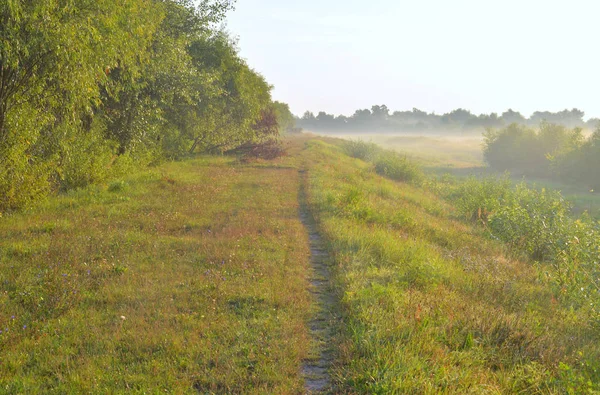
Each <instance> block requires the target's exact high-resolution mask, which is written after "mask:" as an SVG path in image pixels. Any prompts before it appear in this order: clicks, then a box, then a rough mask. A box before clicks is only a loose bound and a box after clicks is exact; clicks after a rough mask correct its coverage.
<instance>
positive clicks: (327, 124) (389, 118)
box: [297, 105, 600, 132]
mask: <svg viewBox="0 0 600 395" xmlns="http://www.w3.org/2000/svg"><path fill="white" fill-rule="evenodd" d="M584 115H585V114H584V112H583V111H581V110H578V109H576V108H574V109H572V110H563V111H559V112H549V111H536V112H534V113H533V114H532V115H531V116H530V117H529V118H527V117H525V116H523V115H522V114H521V113H519V112H518V111H513V110H511V109H509V110H507V111H505V112H503V113H502V114H501V115H498V114H497V113H491V114H480V115H475V114H473V113H471V112H470V111H468V110H465V109H462V108H459V109H456V110H454V111H451V112H449V113H446V114H442V115H438V114H435V113H427V112H425V111H422V110H419V109H417V108H413V109H412V111H395V112H391V111H390V109H389V108H388V107H387V106H386V105H375V106H372V107H371V109H361V110H356V111H355V112H354V114H353V115H351V116H345V115H338V116H334V115H333V114H328V113H326V112H323V111H321V112H319V113H318V114H317V115H315V114H314V113H312V112H310V111H307V112H305V113H304V115H302V117H300V118H298V119H297V122H298V126H300V127H302V128H305V129H308V130H315V131H319V130H322V131H352V130H356V131H365V130H366V131H383V132H386V131H390V132H393V131H400V132H402V131H406V132H427V131H429V132H437V131H442V132H448V131H469V130H482V129H485V128H502V127H505V126H508V125H510V124H513V123H517V124H522V125H529V126H535V125H539V124H540V122H542V121H546V122H550V123H555V124H560V125H564V126H567V127H572V128H573V127H582V128H583V127H587V128H590V129H593V128H595V127H596V125H597V124H598V122H600V119H597V118H592V119H589V120H588V121H587V122H585V121H584V120H583V117H584Z"/></svg>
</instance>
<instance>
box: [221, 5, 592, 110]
mask: <svg viewBox="0 0 600 395" xmlns="http://www.w3.org/2000/svg"><path fill="white" fill-rule="evenodd" d="M598 15H600V2H598V1H595V0H586V1H584V0H569V1H566V0H561V1H556V0H544V1H539V0H502V1H499V0H494V1H491V0H453V1H448V0H370V1H364V0H363V1H357V0H303V1H297V0H296V1H294V0H237V4H236V8H235V10H234V11H230V12H229V14H228V18H227V30H229V32H230V33H231V34H232V35H233V36H237V37H238V39H239V43H238V44H239V47H240V53H241V56H242V57H243V58H245V59H246V60H247V62H248V64H249V65H250V66H251V67H252V68H254V69H255V70H257V71H258V72H260V73H261V74H263V75H264V76H265V78H266V79H267V81H269V83H271V84H273V85H274V90H273V97H274V99H275V100H279V101H283V102H286V103H289V105H290V108H291V110H292V112H293V113H295V114H297V115H301V114H302V113H304V111H307V110H309V111H313V112H315V113H317V112H318V111H326V112H328V113H333V114H336V115H337V114H345V115H352V114H353V113H354V111H355V110H356V109H359V108H371V106H372V105H375V104H385V105H387V106H388V107H389V108H390V109H391V110H392V111H395V110H410V109H412V108H413V107H416V108H419V109H421V110H424V111H427V112H435V113H437V114H442V113H446V112H449V111H451V110H453V109H456V108H465V109H468V110H470V111H472V112H473V113H476V114H480V113H490V112H497V113H502V112H503V111H505V110H507V109H509V108H512V109H513V110H516V111H520V112H521V113H523V114H524V115H526V116H529V115H530V114H531V113H532V112H533V111H546V110H547V111H560V110H563V109H565V108H568V109H571V108H579V109H580V110H583V111H585V112H586V116H585V118H586V119H587V118H589V117H600V100H599V99H600V97H599V95H600V75H599V73H600V68H599V67H598V64H599V61H600V51H598V37H599V34H598Z"/></svg>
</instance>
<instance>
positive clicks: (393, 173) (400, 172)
mask: <svg viewBox="0 0 600 395" xmlns="http://www.w3.org/2000/svg"><path fill="white" fill-rule="evenodd" d="M375 171H376V172H377V174H379V175H382V176H384V177H387V178H390V179H392V180H396V181H403V182H410V183H419V182H421V181H422V180H423V172H422V171H421V168H420V167H419V166H418V165H417V164H416V163H414V162H412V161H411V160H409V159H408V158H406V157H402V156H399V155H398V154H396V153H393V152H384V153H382V154H381V155H379V157H378V158H377V159H376V160H375Z"/></svg>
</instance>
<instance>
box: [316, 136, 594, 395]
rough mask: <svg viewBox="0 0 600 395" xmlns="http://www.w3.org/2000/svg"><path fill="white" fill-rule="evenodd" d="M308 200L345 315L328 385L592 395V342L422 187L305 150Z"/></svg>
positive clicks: (572, 316)
mask: <svg viewBox="0 0 600 395" xmlns="http://www.w3.org/2000/svg"><path fill="white" fill-rule="evenodd" d="M309 144H310V147H311V148H310V149H309V150H308V153H307V155H308V156H309V158H310V161H311V162H312V163H313V166H312V169H311V172H310V177H309V201H310V203H311V205H312V208H313V211H314V214H315V216H316V218H317V220H318V222H319V224H320V226H321V230H322V233H323V235H324V236H325V238H326V239H327V240H328V241H329V244H330V248H331V251H332V253H333V255H334V258H335V270H334V279H335V283H336V289H337V293H338V294H339V295H340V297H341V299H342V306H343V308H344V312H343V313H344V317H345V321H344V325H343V326H342V330H341V334H340V336H341V337H342V343H341V344H342V345H341V355H340V360H339V361H338V366H337V368H336V370H335V374H334V376H335V377H334V378H335V379H336V380H337V384H338V386H339V387H338V389H339V390H340V391H350V392H352V391H357V392H360V393H382V394H383V393H440V392H441V393H517V392H520V393H564V392H566V391H573V392H575V393H580V392H582V391H586V390H588V389H589V388H592V387H593V388H596V389H598V385H599V384H600V383H599V381H598V370H597V369H598V362H597V361H598V359H599V357H600V347H599V345H598V340H599V339H598V333H597V331H596V330H595V329H594V328H592V327H591V326H590V325H589V322H590V320H589V319H588V318H589V317H587V316H583V314H585V312H583V311H582V312H579V311H577V310H571V309H570V308H569V307H567V306H565V305H563V304H562V303H561V302H560V301H559V300H558V299H557V297H556V295H554V294H553V293H552V292H551V287H550V286H549V284H547V282H546V280H545V279H544V277H543V272H544V268H543V267H536V266H534V265H532V264H530V263H527V262H522V261H518V260H514V259H511V258H509V257H507V254H506V250H505V248H504V246H503V245H501V244H500V243H498V242H495V241H493V240H490V239H489V238H488V237H486V236H485V234H484V231H483V230H482V229H478V228H474V227H472V226H470V225H468V224H466V223H464V222H460V221H458V220H456V219H455V218H456V214H455V212H454V210H453V208H452V207H451V206H450V205H448V204H447V203H445V202H444V201H442V200H440V199H439V198H437V197H436V196H434V195H432V194H431V193H428V192H426V191H425V190H424V189H422V188H420V187H415V186H411V185H408V184H404V183H397V182H393V181H390V180H387V179H384V178H382V177H380V176H379V175H377V174H376V172H375V170H376V166H373V165H372V164H369V163H366V162H364V161H361V160H358V159H352V158H350V157H348V156H346V155H345V154H344V153H343V150H342V148H340V144H333V145H332V144H327V143H324V142H321V141H311V142H310V143H309Z"/></svg>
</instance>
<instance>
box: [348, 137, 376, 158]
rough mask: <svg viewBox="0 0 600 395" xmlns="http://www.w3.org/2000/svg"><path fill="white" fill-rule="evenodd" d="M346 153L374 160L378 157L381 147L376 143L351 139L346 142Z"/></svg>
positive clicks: (354, 156)
mask: <svg viewBox="0 0 600 395" xmlns="http://www.w3.org/2000/svg"><path fill="white" fill-rule="evenodd" d="M344 151H345V152H346V155H348V156H351V157H353V158H356V159H361V160H364V161H366V162H372V161H373V160H375V158H376V157H377V155H378V153H379V151H381V148H379V147H378V146H377V145H376V144H374V143H367V142H365V141H362V140H349V141H347V142H346V143H345V144H344Z"/></svg>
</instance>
